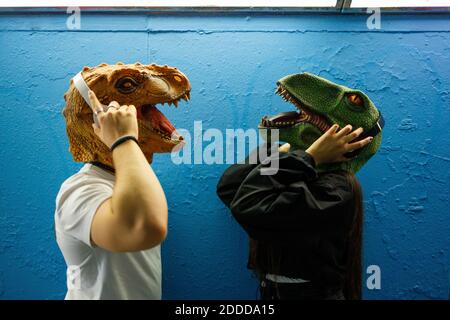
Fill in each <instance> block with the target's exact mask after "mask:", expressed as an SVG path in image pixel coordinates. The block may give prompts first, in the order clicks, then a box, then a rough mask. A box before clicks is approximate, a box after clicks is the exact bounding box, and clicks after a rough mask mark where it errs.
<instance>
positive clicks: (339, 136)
mask: <svg viewBox="0 0 450 320" xmlns="http://www.w3.org/2000/svg"><path fill="white" fill-rule="evenodd" d="M338 128H339V126H338V125H337V124H335V125H333V126H332V127H331V128H330V129H328V130H327V132H325V133H324V134H323V135H322V136H320V138H319V139H317V140H316V141H314V143H313V144H312V145H311V146H310V147H309V148H308V149H306V152H307V153H309V154H310V155H311V156H312V157H313V158H314V161H315V162H316V165H319V164H322V163H332V162H340V161H347V160H349V158H346V157H344V154H345V153H347V152H350V151H352V150H356V149H359V148H362V147H364V146H365V145H367V144H369V143H370V142H371V141H372V139H373V137H367V138H365V139H363V140H361V141H356V142H353V143H351V141H353V140H354V139H356V138H357V137H358V136H359V135H360V134H361V133H362V132H363V129H362V128H358V129H356V130H354V131H353V132H352V126H351V125H346V126H345V127H344V128H342V129H341V130H339V131H337V130H338Z"/></svg>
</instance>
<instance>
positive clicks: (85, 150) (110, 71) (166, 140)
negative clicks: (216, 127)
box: [63, 62, 191, 166]
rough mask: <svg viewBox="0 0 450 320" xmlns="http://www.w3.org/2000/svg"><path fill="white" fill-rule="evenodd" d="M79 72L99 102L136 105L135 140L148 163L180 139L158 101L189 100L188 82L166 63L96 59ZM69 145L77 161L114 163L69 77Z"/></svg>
mask: <svg viewBox="0 0 450 320" xmlns="http://www.w3.org/2000/svg"><path fill="white" fill-rule="evenodd" d="M82 76H83V78H84V80H85V81H86V84H87V85H88V86H89V88H90V89H91V90H92V91H94V92H95V94H96V95H97V97H98V99H99V101H100V102H101V103H102V104H105V105H108V104H109V103H110V102H111V101H117V102H118V103H119V104H121V105H131V104H132V105H134V106H136V109H137V117H138V125H139V144H140V147H141V149H142V151H143V153H144V155H145V156H146V158H147V160H148V162H149V163H151V162H152V158H153V153H155V152H156V153H158V152H171V151H172V150H173V149H174V147H177V146H179V145H182V142H183V137H182V136H180V135H178V134H177V132H176V130H175V128H174V126H173V125H172V124H171V123H170V121H169V120H168V119H167V118H166V117H165V116H164V115H163V114H162V113H161V112H160V111H159V110H158V109H157V108H156V105H157V104H161V105H163V104H164V103H168V105H169V106H170V105H172V104H173V105H175V107H178V102H179V101H180V100H181V99H183V100H186V101H187V100H189V98H190V90H191V85H190V83H189V80H188V78H187V77H186V76H185V75H184V74H183V73H181V72H180V71H178V70H177V68H173V67H169V66H159V65H155V64H151V65H143V64H140V63H135V64H123V63H120V62H118V63H117V64H115V65H108V64H100V65H98V66H96V67H92V68H89V67H84V68H83V71H82ZM64 99H65V100H66V107H65V108H64V111H63V114H64V117H65V119H66V125H67V135H68V137H69V151H70V152H71V153H72V156H73V159H74V160H75V161H78V162H90V161H98V162H101V163H103V164H105V165H108V166H113V164H112V156H111V152H110V151H109V149H108V147H107V146H106V145H105V144H104V143H103V142H102V141H101V140H100V139H99V138H98V137H97V136H96V135H95V133H94V130H93V128H92V123H93V115H92V110H91V108H90V107H89V106H88V105H87V103H86V102H85V101H84V99H83V97H82V96H81V94H80V93H79V92H78V90H77V89H76V88H75V86H74V84H73V81H72V80H71V81H70V87H69V90H68V91H67V92H66V93H65V94H64Z"/></svg>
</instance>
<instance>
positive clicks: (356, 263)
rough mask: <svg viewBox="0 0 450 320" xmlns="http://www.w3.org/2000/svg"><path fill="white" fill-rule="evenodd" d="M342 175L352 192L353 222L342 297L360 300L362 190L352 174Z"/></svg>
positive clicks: (348, 243)
mask: <svg viewBox="0 0 450 320" xmlns="http://www.w3.org/2000/svg"><path fill="white" fill-rule="evenodd" d="M344 175H345V176H346V178H347V181H348V183H349V185H350V186H351V188H352V192H353V216H352V217H353V221H352V224H351V227H350V231H349V234H348V240H347V250H346V251H347V263H346V264H347V268H346V275H345V283H344V296H345V298H346V299H348V300H360V299H361V291H362V289H361V287H362V254H363V253H362V237H363V221H364V208H363V197H362V188H361V185H360V183H359V181H358V179H357V178H356V176H355V175H354V174H353V173H351V172H344Z"/></svg>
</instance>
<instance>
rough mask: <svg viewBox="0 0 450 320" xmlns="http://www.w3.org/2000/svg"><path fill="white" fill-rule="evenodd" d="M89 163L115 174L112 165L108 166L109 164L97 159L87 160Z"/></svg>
mask: <svg viewBox="0 0 450 320" xmlns="http://www.w3.org/2000/svg"><path fill="white" fill-rule="evenodd" d="M89 163H90V164H92V165H94V166H96V167H99V168H100V169H103V170H106V171H108V172H109V173H111V174H115V173H116V170H114V168H113V167H110V166H108V165H106V164H104V163H101V162H99V161H89Z"/></svg>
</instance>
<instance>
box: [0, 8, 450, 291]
mask: <svg viewBox="0 0 450 320" xmlns="http://www.w3.org/2000/svg"><path fill="white" fill-rule="evenodd" d="M66 18H67V16H66V15H64V14H55V15H52V14H48V15H20V14H16V15H15V14H3V15H0V70H1V73H0V97H1V100H0V101H1V105H0V108H1V116H0V125H1V133H0V137H1V139H0V141H1V148H0V163H1V174H0V235H1V240H0V298H1V299H8V298H19V299H24V298H31V299H35V298H39V299H41V298H42V299H61V298H63V297H64V294H65V265H64V261H63V259H62V256H61V254H60V252H59V250H58V247H57V246H56V244H55V240H54V234H53V214H54V201H55V196H56V193H57V191H58V189H59V186H60V184H61V183H62V182H63V181H64V180H65V179H66V178H67V177H68V176H70V175H71V174H73V173H74V172H76V171H77V170H78V169H79V168H80V166H81V165H80V164H75V163H73V162H72V159H71V155H70V154H69V152H68V143H67V139H66V135H65V127H64V121H63V118H62V115H61V110H62V108H63V103H64V101H63V93H64V92H65V90H66V89H67V87H68V83H69V79H70V78H71V77H72V76H73V75H74V74H75V73H76V72H78V71H79V70H80V69H81V68H82V67H83V66H85V65H89V66H93V65H97V64H99V63H101V62H107V63H115V62H116V61H124V62H129V63H134V62H135V61H141V62H144V63H150V62H157V63H160V64H169V65H173V66H177V67H179V68H180V69H181V70H182V71H184V72H185V73H186V74H187V75H188V76H189V77H190V79H191V82H192V87H193V91H192V100H191V102H190V103H189V104H185V103H183V104H182V106H181V108H178V109H174V108H163V109H162V110H163V111H164V112H165V114H166V115H167V116H168V118H169V119H171V120H172V122H173V123H175V124H176V126H177V127H178V128H186V129H189V130H192V128H193V124H194V121H195V120H203V128H204V129H207V128H218V129H220V130H225V129H227V128H244V129H247V128H254V127H255V126H256V125H257V123H258V122H259V119H260V117H261V116H262V115H264V114H272V113H275V112H278V111H290V110H291V108H290V106H289V105H287V104H284V102H282V100H281V99H280V98H279V97H277V96H275V95H274V94H273V90H274V88H275V81H276V80H277V79H278V78H280V77H281V76H283V75H286V74H288V73H295V72H300V71H310V72H313V73H317V74H319V75H321V76H324V77H326V78H329V79H330V80H333V81H336V82H339V83H343V84H346V85H348V86H351V87H356V88H359V89H362V90H364V91H365V92H367V93H368V94H369V95H370V96H371V97H372V100H373V101H374V102H375V103H376V104H377V106H378V108H379V109H380V110H381V111H382V112H383V114H384V116H385V119H386V122H387V125H386V129H385V131H384V141H383V146H382V148H381V150H380V152H379V154H377V155H376V156H375V157H374V158H373V159H372V160H371V161H370V162H369V164H368V165H367V166H366V167H365V168H364V169H363V170H362V171H361V172H360V173H359V178H360V180H361V181H362V184H363V186H364V195H365V208H366V212H365V215H366V220H365V239H364V257H365V258H364V265H365V267H367V266H369V265H374V264H375V265H378V266H380V268H381V272H382V278H381V285H382V287H381V289H380V290H368V289H367V288H366V289H365V290H364V296H365V298H367V299H385V298H387V299H448V298H449V287H450V273H449V265H450V263H449V261H450V251H449V245H450V238H449V235H450V232H449V231H450V229H449V226H450V223H449V222H450V218H449V211H448V206H449V203H450V195H449V181H450V135H449V129H448V128H449V127H450V99H449V88H450V80H449V79H450V68H449V65H450V24H449V23H448V21H449V20H448V19H449V16H448V15H447V16H446V15H441V16H439V15H428V16H426V15H411V16H408V15H403V16H388V15H383V16H382V24H381V30H368V29H367V28H366V18H367V16H364V15H361V16H357V15H345V16H342V15H341V16H339V15H324V16H313V15H298V16H295V15H292V16H270V15H266V16H264V15H258V16H257V15H254V16H246V15H234V16H233V15H231V16H194V15H186V16H183V15H178V16H162V15H153V16H152V15H150V16H147V15H144V14H134V15H95V14H83V15H82V20H81V30H67V29H66ZM153 167H154V169H155V170H156V172H157V174H158V176H159V178H160V180H161V183H162V185H163V186H164V188H165V190H166V194H167V198H168V201H169V205H170V219H169V220H170V222H169V223H170V229H169V235H168V238H167V240H166V241H165V243H164V244H163V266H164V271H163V275H164V276H163V277H164V279H163V280H164V288H163V289H164V297H165V298H168V299H179V298H189V299H197V298H211V299H216V298H244V299H253V298H255V297H256V291H257V290H256V288H257V287H256V282H255V279H254V278H252V276H251V275H250V273H249V272H248V271H247V270H246V268H245V264H246V256H247V240H246V235H245V234H244V232H243V231H242V230H240V228H239V227H238V226H237V224H236V223H235V222H234V221H233V220H232V219H231V218H230V216H229V213H228V211H227V210H226V209H225V208H224V206H223V205H222V204H221V203H220V201H219V200H218V199H217V197H216V196H215V186H216V182H217V180H218V177H219V176H220V174H221V173H222V172H223V170H224V169H225V168H226V165H200V164H197V165H194V164H192V165H181V166H175V165H174V164H173V163H172V162H171V159H170V156H169V155H158V156H156V157H155V162H154V165H153ZM365 278H367V276H365Z"/></svg>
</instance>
